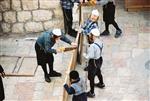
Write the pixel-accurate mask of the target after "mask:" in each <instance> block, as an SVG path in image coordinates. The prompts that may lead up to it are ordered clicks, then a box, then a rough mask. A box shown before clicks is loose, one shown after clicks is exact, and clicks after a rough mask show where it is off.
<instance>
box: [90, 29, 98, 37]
mask: <svg viewBox="0 0 150 101" xmlns="http://www.w3.org/2000/svg"><path fill="white" fill-rule="evenodd" d="M91 33H92V34H93V35H94V36H100V31H99V30H98V29H97V28H94V29H92V30H91Z"/></svg>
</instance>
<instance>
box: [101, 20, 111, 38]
mask: <svg viewBox="0 0 150 101" xmlns="http://www.w3.org/2000/svg"><path fill="white" fill-rule="evenodd" d="M109 34H110V33H109V23H108V22H105V31H104V32H102V33H101V34H100V35H101V36H106V35H109Z"/></svg>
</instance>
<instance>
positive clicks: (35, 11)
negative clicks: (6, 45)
mask: <svg viewBox="0 0 150 101" xmlns="http://www.w3.org/2000/svg"><path fill="white" fill-rule="evenodd" d="M53 27H57V28H63V16H62V10H61V7H60V0H0V32H1V33H19V34H22V33H35V32H41V31H45V30H48V29H51V28H53Z"/></svg>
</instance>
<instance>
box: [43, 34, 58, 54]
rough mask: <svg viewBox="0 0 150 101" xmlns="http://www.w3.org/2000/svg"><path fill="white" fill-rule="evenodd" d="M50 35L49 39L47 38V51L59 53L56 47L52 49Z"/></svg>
mask: <svg viewBox="0 0 150 101" xmlns="http://www.w3.org/2000/svg"><path fill="white" fill-rule="evenodd" d="M48 38H49V37H47V39H45V50H46V52H48V53H55V54H56V53H57V52H56V49H52V44H51V42H50V41H49V39H48Z"/></svg>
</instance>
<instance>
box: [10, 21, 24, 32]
mask: <svg viewBox="0 0 150 101" xmlns="http://www.w3.org/2000/svg"><path fill="white" fill-rule="evenodd" d="M12 32H13V33H23V32H24V28H23V23H16V24H14V25H13V26H12Z"/></svg>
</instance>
